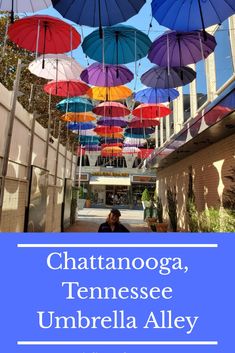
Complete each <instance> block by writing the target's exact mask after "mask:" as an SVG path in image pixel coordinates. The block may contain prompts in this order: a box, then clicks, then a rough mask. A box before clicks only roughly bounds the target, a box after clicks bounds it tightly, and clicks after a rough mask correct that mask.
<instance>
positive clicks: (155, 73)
mask: <svg viewBox="0 0 235 353" xmlns="http://www.w3.org/2000/svg"><path fill="white" fill-rule="evenodd" d="M195 78H196V72H195V71H194V70H193V69H190V68H189V67H184V66H182V67H171V68H167V67H158V66H155V67H153V68H152V69H150V70H148V71H147V72H145V73H144V74H143V75H142V76H141V82H142V83H143V84H144V85H145V86H148V87H153V88H174V87H180V86H185V85H187V84H188V83H190V82H192V81H193V80H194V79H195Z"/></svg>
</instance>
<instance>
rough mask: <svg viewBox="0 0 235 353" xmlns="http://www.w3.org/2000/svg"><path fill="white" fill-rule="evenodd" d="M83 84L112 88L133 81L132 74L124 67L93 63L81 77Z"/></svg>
mask: <svg viewBox="0 0 235 353" xmlns="http://www.w3.org/2000/svg"><path fill="white" fill-rule="evenodd" d="M80 77H81V79H82V80H83V81H84V82H87V83H89V84H92V85H94V86H101V87H114V86H120V85H124V84H126V83H128V82H130V81H132V80H133V78H134V75H133V73H132V72H131V71H130V70H129V69H128V68H127V67H126V66H124V65H103V64H100V63H94V64H92V65H90V66H89V67H88V68H87V69H85V70H84V71H83V72H82V73H81V75H80Z"/></svg>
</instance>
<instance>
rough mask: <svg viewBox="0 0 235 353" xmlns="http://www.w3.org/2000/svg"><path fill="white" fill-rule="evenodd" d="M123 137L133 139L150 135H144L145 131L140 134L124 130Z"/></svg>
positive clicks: (145, 137) (146, 137)
mask: <svg viewBox="0 0 235 353" xmlns="http://www.w3.org/2000/svg"><path fill="white" fill-rule="evenodd" d="M124 137H128V138H129V137H130V138H134V139H148V138H150V135H149V134H148V135H146V134H145V133H143V132H142V133H140V134H137V133H135V134H134V133H132V132H125V133H124Z"/></svg>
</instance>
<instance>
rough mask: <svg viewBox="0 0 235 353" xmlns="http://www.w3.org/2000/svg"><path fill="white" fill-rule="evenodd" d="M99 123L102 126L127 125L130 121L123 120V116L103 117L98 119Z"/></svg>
mask: <svg viewBox="0 0 235 353" xmlns="http://www.w3.org/2000/svg"><path fill="white" fill-rule="evenodd" d="M97 125H101V126H120V127H123V128H124V127H127V125H128V121H127V120H123V119H122V118H118V119H114V118H101V119H99V120H97Z"/></svg>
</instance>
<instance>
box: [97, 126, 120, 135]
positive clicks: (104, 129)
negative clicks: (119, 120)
mask: <svg viewBox="0 0 235 353" xmlns="http://www.w3.org/2000/svg"><path fill="white" fill-rule="evenodd" d="M94 131H95V132H96V133H97V134H99V133H105V134H106V133H107V134H112V133H114V132H123V129H122V128H121V127H119V126H97V127H96V128H95V129H94Z"/></svg>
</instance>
